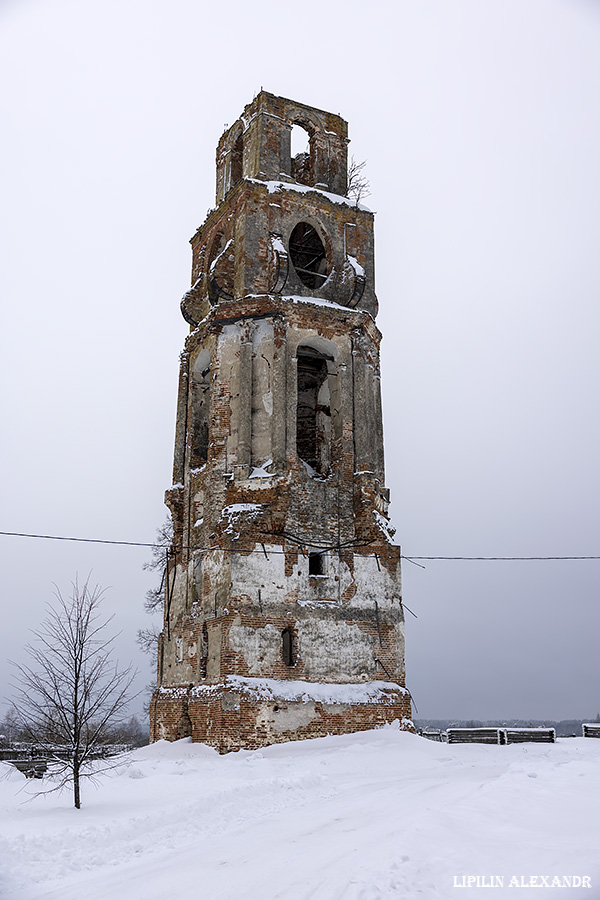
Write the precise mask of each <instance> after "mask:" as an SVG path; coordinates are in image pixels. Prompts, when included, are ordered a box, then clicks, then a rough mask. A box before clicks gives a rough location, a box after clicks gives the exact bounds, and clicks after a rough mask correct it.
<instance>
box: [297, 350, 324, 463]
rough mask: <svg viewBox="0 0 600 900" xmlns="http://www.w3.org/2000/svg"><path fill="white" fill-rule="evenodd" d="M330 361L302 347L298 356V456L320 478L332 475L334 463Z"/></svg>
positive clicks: (314, 351)
mask: <svg viewBox="0 0 600 900" xmlns="http://www.w3.org/2000/svg"><path fill="white" fill-rule="evenodd" d="M327 359H328V357H326V356H324V355H323V354H322V353H319V352H318V351H317V350H313V348H312V347H300V348H299V349H298V352H297V360H298V400H297V406H296V452H297V454H298V456H299V457H300V459H302V460H303V461H304V462H305V463H306V464H307V465H308V466H310V467H311V468H312V469H314V471H315V472H316V473H318V474H320V475H326V474H328V471H329V467H330V462H331V460H330V445H331V396H330V391H329V379H328V374H329V373H328V369H327Z"/></svg>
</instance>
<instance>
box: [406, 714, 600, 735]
mask: <svg viewBox="0 0 600 900" xmlns="http://www.w3.org/2000/svg"><path fill="white" fill-rule="evenodd" d="M413 721H414V723H415V726H416V728H417V730H418V731H422V730H423V729H425V728H430V729H432V730H433V731H445V730H446V729H447V728H450V727H456V728H504V727H508V728H554V730H555V731H556V735H557V737H570V736H571V735H575V737H581V726H582V724H583V723H584V722H600V715H596V716H591V717H590V718H589V719H561V721H560V722H557V721H554V720H553V719H414V720H413Z"/></svg>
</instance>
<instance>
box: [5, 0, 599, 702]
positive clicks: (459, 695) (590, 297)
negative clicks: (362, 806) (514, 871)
mask: <svg viewBox="0 0 600 900" xmlns="http://www.w3.org/2000/svg"><path fill="white" fill-rule="evenodd" d="M0 82H1V83H2V85H3V90H2V92H1V96H0V115H1V122H2V131H3V136H2V140H1V142H0V163H1V165H0V179H1V184H0V198H1V209H2V215H1V221H0V232H1V233H0V247H1V248H2V249H1V251H0V289H1V296H2V316H3V318H2V327H1V329H0V341H1V346H0V361H1V366H2V379H1V388H0V390H1V393H2V441H1V445H0V460H1V466H2V504H1V515H0V530H2V531H18V532H31V533H36V534H52V535H67V536H69V535H72V536H82V537H91V538H104V539H115V540H125V541H127V540H131V541H152V540H153V538H154V535H155V529H156V528H157V527H158V526H159V525H160V524H161V523H162V521H163V520H164V516H165V509H164V506H163V493H164V490H165V489H166V488H167V487H168V486H169V484H170V479H171V461H172V445H173V435H174V423H175V401H176V393H177V371H178V355H179V352H180V350H181V348H182V344H183V341H184V338H185V335H186V331H187V326H186V324H185V322H184V320H183V319H182V317H181V315H180V312H179V301H180V298H181V295H182V294H183V293H184V291H185V290H186V289H187V287H188V286H189V278H190V262H191V254H190V248H189V244H188V240H189V238H190V237H191V236H192V234H193V233H194V231H195V229H196V228H197V226H198V225H199V224H200V223H201V222H202V221H203V219H204V217H205V214H206V211H207V209H208V208H209V207H211V206H212V205H213V204H214V182H215V178H214V159H215V148H216V144H217V141H218V139H219V137H220V135H221V133H222V131H223V129H224V127H225V126H226V125H227V124H232V123H233V122H234V121H235V120H236V118H237V117H238V116H239V114H240V113H241V111H242V109H243V107H244V105H245V104H246V103H248V102H250V101H251V100H252V98H253V96H254V95H255V94H256V93H257V92H258V91H259V90H260V88H261V87H264V88H265V89H266V90H268V91H271V92H273V93H275V94H281V95H283V96H287V97H291V98H293V99H296V100H299V101H301V102H303V103H307V104H310V105H313V106H317V107H320V108H323V109H326V110H330V111H332V112H338V113H340V114H341V115H342V116H343V117H344V118H345V119H347V120H348V122H349V132H350V138H351V144H350V152H351V153H353V154H354V155H355V157H356V158H357V159H358V160H363V159H366V160H367V171H366V174H367V176H368V178H369V179H370V182H371V197H369V198H368V200H367V201H366V202H367V204H368V205H370V206H371V207H372V208H373V209H374V210H376V211H377V217H376V222H375V224H376V247H377V255H376V266H377V268H376V272H377V285H376V287H377V293H378V297H379V302H380V309H381V312H380V314H379V317H378V320H377V322H378V325H379V327H380V328H381V330H382V331H383V335H384V340H383V344H382V371H383V398H384V424H385V434H386V465H387V482H388V486H389V487H390V488H391V492H392V507H391V512H392V516H393V520H394V524H395V526H396V528H397V535H396V538H397V540H398V542H399V543H400V544H401V545H402V547H403V552H404V553H405V554H406V555H408V556H410V555H415V556H438V555H439V556H453V555H457V556H553V555H556V556H566V555H575V556H580V555H600V521H599V518H600V517H599V510H600V486H599V478H598V463H599V460H600V421H599V416H598V382H599V374H600V360H599V354H598V334H599V330H600V328H599V326H600V311H599V297H600V290H599V289H600V253H599V250H598V237H599V234H600V227H599V226H600V174H599V160H600V104H599V101H598V98H599V97H600V4H598V3H597V2H595V0H485V2H483V0H393V2H391V0H390V2H386V0H376V2H374V3H371V4H365V3H364V2H363V0H360V2H355V0H344V2H341V0H333V2H327V0H326V2H322V0H320V2H316V0H304V2H303V3H302V4H293V5H290V4H281V3H274V2H265V0H263V2H260V0H256V2H254V3H252V2H241V0H232V2H230V3H228V4H226V5H219V4H214V3H207V2H192V0H170V2H169V3H159V2H156V0H104V2H103V3H93V4H92V3H91V2H82V0H37V2H36V0H0ZM0 558H1V561H2V588H1V591H2V603H3V626H2V628H1V629H0V695H6V694H7V693H8V686H7V680H8V666H7V665H5V660H6V658H7V657H11V658H17V659H20V658H21V654H22V650H21V648H22V646H23V645H24V644H25V642H26V641H27V640H28V629H30V628H32V627H35V626H36V625H38V624H39V622H40V620H41V618H42V617H43V614H44V606H45V603H46V602H47V600H49V599H51V597H52V591H53V587H52V583H53V582H55V583H57V584H58V585H59V586H60V587H61V589H63V590H64V591H66V592H68V590H69V584H70V581H71V580H72V578H73V577H74V576H75V573H77V572H78V573H79V575H80V577H82V576H84V577H85V575H87V573H88V572H89V571H90V570H93V573H92V580H93V581H95V582H98V583H99V584H101V585H103V586H106V587H107V588H109V590H108V592H107V595H106V610H107V613H113V612H114V613H115V622H114V626H115V629H118V630H120V631H121V632H122V635H121V637H120V639H119V645H118V650H119V656H120V659H121V660H122V661H123V662H128V661H129V660H130V659H132V658H134V659H135V661H136V664H137V665H139V667H140V669H141V671H142V675H141V676H140V684H143V683H144V682H145V681H147V680H149V678H150V673H149V669H148V664H147V660H146V658H145V657H141V656H140V654H139V653H138V651H137V649H136V646H135V641H134V638H135V633H136V630H137V628H139V627H141V626H144V625H146V624H147V621H146V619H147V617H146V616H145V614H144V612H143V598H144V593H145V591H146V589H147V588H148V587H149V586H150V584H151V583H152V579H151V577H150V576H149V575H148V574H147V573H144V572H143V571H142V570H141V565H142V563H143V562H144V561H145V560H146V559H147V558H148V552H147V551H146V550H144V549H143V548H142V549H139V548H128V547H109V546H102V545H92V544H88V545H86V544H75V543H67V542H56V541H43V540H32V539H26V538H16V537H1V538H0ZM424 565H425V566H426V568H425V569H421V568H418V567H416V566H414V565H411V564H410V563H409V562H405V563H404V599H405V602H406V604H407V605H408V606H409V607H410V609H412V610H413V611H414V612H415V613H417V615H418V617H419V618H418V619H414V618H412V617H411V616H408V622H407V684H408V687H409V688H410V689H411V691H412V694H413V696H414V698H415V700H416V703H417V706H418V711H419V716H420V717H427V718H433V717H455V718H469V717H479V718H493V717H499V718H506V717H523V718H529V717H532V718H544V717H550V718H568V717H591V716H595V714H596V713H597V712H598V711H600V678H599V673H600V657H599V654H598V649H597V648H598V640H599V635H600V604H599V593H600V560H595V561H594V560H591V561H580V562H577V561H573V562H427V563H424Z"/></svg>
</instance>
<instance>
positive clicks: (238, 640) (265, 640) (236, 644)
mask: <svg viewBox="0 0 600 900" xmlns="http://www.w3.org/2000/svg"><path fill="white" fill-rule="evenodd" d="M229 646H230V647H231V649H232V650H234V651H235V652H236V653H241V654H242V656H243V657H244V659H245V661H246V665H247V666H248V671H249V672H250V674H251V675H258V674H263V673H265V672H271V671H273V668H274V667H275V666H276V665H277V663H278V662H281V632H280V631H279V629H278V628H276V627H275V626H274V625H265V626H264V628H251V627H249V626H248V625H241V624H240V621H239V617H238V620H236V622H234V624H233V625H232V626H231V628H230V629H229Z"/></svg>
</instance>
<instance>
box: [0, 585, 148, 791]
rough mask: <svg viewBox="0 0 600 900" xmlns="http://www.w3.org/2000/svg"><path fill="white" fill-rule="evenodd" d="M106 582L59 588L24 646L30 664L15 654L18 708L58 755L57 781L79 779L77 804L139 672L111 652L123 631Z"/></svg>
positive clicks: (31, 736) (26, 726) (46, 750)
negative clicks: (106, 612)
mask: <svg viewBox="0 0 600 900" xmlns="http://www.w3.org/2000/svg"><path fill="white" fill-rule="evenodd" d="M103 594H104V590H102V589H101V588H99V587H98V586H97V585H96V586H95V587H93V588H92V587H90V585H89V578H88V580H86V582H85V583H84V584H83V585H80V584H79V583H78V581H77V579H76V580H75V582H74V583H73V585H72V593H71V596H70V597H69V598H68V599H65V598H64V597H63V596H62V594H61V592H60V590H59V589H58V588H56V592H55V597H56V599H55V602H54V603H52V604H49V606H48V614H47V617H46V619H45V621H44V622H43V623H42V625H41V627H40V628H39V630H36V631H34V632H33V634H34V638H35V639H34V641H33V642H32V643H31V644H28V645H27V646H26V648H25V650H26V652H27V655H28V656H29V660H30V665H21V664H19V663H15V662H13V663H12V665H13V666H14V668H15V676H14V679H13V687H14V689H15V694H14V708H15V710H16V716H17V721H18V725H19V728H20V729H21V734H22V735H24V737H25V739H26V740H29V741H32V742H34V743H35V744H36V745H37V747H38V748H39V750H40V751H41V752H42V753H43V754H44V755H45V756H47V757H48V759H49V760H52V762H53V768H54V769H55V771H56V772H57V774H58V776H59V780H58V783H57V788H58V787H63V786H64V785H65V784H67V783H68V782H71V781H72V783H73V800H74V804H75V807H76V809H79V808H80V806H81V790H80V781H81V778H83V777H85V776H90V775H97V774H99V773H100V772H101V771H102V769H103V768H108V766H105V767H102V766H100V767H99V766H98V764H92V763H93V760H94V759H97V758H98V757H99V756H101V755H102V751H103V748H104V749H106V745H107V744H108V743H110V741H111V737H112V734H113V733H114V729H115V727H116V726H117V725H118V724H119V723H120V722H121V721H122V720H123V716H124V713H125V711H126V707H127V704H128V703H129V701H130V700H132V699H133V695H132V693H131V685H132V682H133V680H134V678H135V675H136V673H135V672H134V671H132V668H131V666H128V667H127V668H125V669H123V670H122V671H119V669H118V666H117V664H116V663H114V662H113V661H112V659H111V653H112V649H113V646H112V645H113V642H114V640H115V637H116V635H113V636H108V635H107V627H108V625H109V624H110V622H111V621H112V618H113V617H112V616H110V617H108V618H104V617H103V616H102V614H101V610H100V606H101V601H102V597H103Z"/></svg>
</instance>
